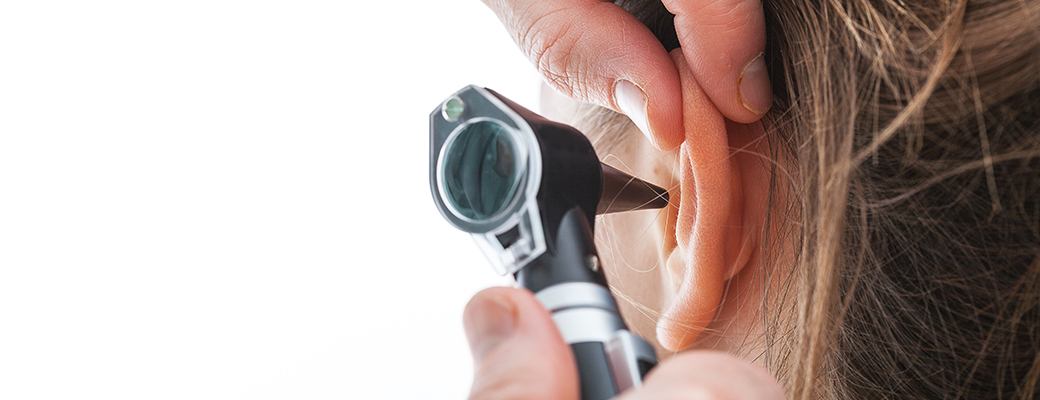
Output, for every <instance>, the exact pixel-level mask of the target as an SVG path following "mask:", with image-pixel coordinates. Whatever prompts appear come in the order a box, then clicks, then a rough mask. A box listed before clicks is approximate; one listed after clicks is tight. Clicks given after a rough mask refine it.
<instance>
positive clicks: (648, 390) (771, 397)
mask: <svg viewBox="0 0 1040 400" xmlns="http://www.w3.org/2000/svg"><path fill="white" fill-rule="evenodd" d="M786 398H787V396H786V395H785V394H784V389H783V387H782V386H780V384H779V383H778V382H777V381H776V379H775V378H773V376H772V375H771V374H770V373H769V372H767V371H766V370H764V369H762V368H761V367H758V366H756V365H753V364H751V363H749V362H747V361H744V360H742V359H740V358H737V357H734V356H732V355H729V354H726V353H723V352H717V351H690V352H685V353H680V354H679V355H677V356H675V357H673V358H671V359H668V360H665V361H664V362H662V363H661V364H660V365H658V366H657V367H656V368H654V369H653V370H652V371H650V374H649V375H647V377H646V380H645V381H644V382H643V388H642V390H640V391H636V392H628V393H626V394H625V395H624V396H622V397H619V398H618V399H617V400H640V399H646V400H649V399H677V400H678V399H698V400H712V399H726V400H784V399H786Z"/></svg>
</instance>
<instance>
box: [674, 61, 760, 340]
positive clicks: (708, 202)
mask: <svg viewBox="0 0 1040 400" xmlns="http://www.w3.org/2000/svg"><path fill="white" fill-rule="evenodd" d="M671 55H672V59H673V60H674V62H675V65H676V67H677V69H678V70H679V77H680V82H681V85H682V93H683V129H684V131H685V141H684V142H683V144H682V146H681V148H680V158H681V161H680V168H681V182H680V194H681V195H680V196H679V197H680V199H679V213H678V216H677V221H676V239H677V242H678V244H679V248H678V249H677V250H676V251H682V252H683V256H684V258H685V260H686V265H685V266H681V267H680V268H684V269H685V271H683V272H682V273H681V274H680V276H682V277H683V279H682V282H681V284H680V285H679V289H678V293H676V296H675V297H674V298H673V302H672V304H671V306H670V307H669V308H668V310H667V311H666V312H665V313H664V316H663V317H662V318H661V319H660V320H658V322H657V340H658V342H659V343H660V344H661V345H662V346H664V347H665V348H667V349H669V350H672V351H679V350H682V349H684V348H686V347H688V346H689V345H690V344H691V343H692V342H693V341H694V339H696V338H697V336H698V335H700V332H701V331H702V330H704V328H705V327H706V326H707V325H708V324H709V323H710V322H711V321H712V319H714V317H715V313H716V310H717V309H718V307H719V303H720V301H721V299H722V292H723V284H724V282H725V280H726V279H728V278H730V277H732V276H733V275H734V274H735V273H736V271H737V270H739V268H740V267H741V265H736V264H732V265H731V264H730V263H736V262H737V261H738V260H739V259H740V258H743V257H741V256H740V255H741V253H743V251H741V248H742V247H743V246H742V243H741V242H742V240H741V238H740V237H741V230H740V229H739V227H740V226H741V225H743V224H742V221H741V218H742V216H741V210H742V208H743V204H742V201H741V200H742V196H741V194H740V193H734V190H736V191H739V190H740V189H741V188H740V185H739V169H738V168H736V166H735V165H733V162H734V159H733V158H732V157H731V156H730V149H729V140H728V138H727V133H726V120H725V119H724V118H723V117H722V114H721V113H720V112H719V111H718V109H716V108H715V105H714V104H713V103H712V102H711V100H710V99H709V98H708V96H707V95H705V94H704V91H703V90H702V89H701V87H700V85H699V84H698V83H697V80H696V79H695V78H694V76H693V72H692V71H691V70H690V68H689V66H688V65H687V64H686V60H685V57H684V56H683V55H682V51H681V49H676V50H675V51H673V52H672V53H671ZM734 201H736V202H737V203H736V204H734ZM727 226H730V228H727ZM734 228H735V229H734ZM727 245H728V246H727ZM727 247H729V250H728V251H727ZM727 258H729V260H728V261H729V263H727Z"/></svg>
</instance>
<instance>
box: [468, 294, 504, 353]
mask: <svg viewBox="0 0 1040 400" xmlns="http://www.w3.org/2000/svg"><path fill="white" fill-rule="evenodd" d="M514 310H515V308H514V307H513V304H512V303H511V302H509V300H507V299H504V298H501V297H498V296H494V295H490V294H478V295H477V296H476V297H474V298H473V300H470V302H469V305H467V306H466V311H465V312H464V313H463V317H462V319H463V326H465V329H466V337H467V338H468V339H469V349H470V352H471V353H473V359H475V360H480V359H483V358H484V357H485V356H486V355H487V354H488V353H490V352H491V350H492V349H494V348H495V347H497V346H498V344H499V343H502V342H503V341H505V339H506V338H508V337H509V335H510V334H511V333H512V332H513V328H514V327H515V326H516V321H515V313H514Z"/></svg>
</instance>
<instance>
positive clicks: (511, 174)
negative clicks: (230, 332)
mask: <svg viewBox="0 0 1040 400" xmlns="http://www.w3.org/2000/svg"><path fill="white" fill-rule="evenodd" d="M506 129H507V128H506V127H504V126H502V125H501V124H499V123H497V122H493V121H479V122H475V123H472V124H469V125H468V126H466V127H465V128H463V129H462V132H459V135H458V136H457V137H456V138H455V140H454V141H453V142H452V143H451V145H450V146H451V147H449V148H448V149H447V151H445V152H444V158H445V160H444V185H445V190H444V191H445V193H446V194H447V197H448V200H449V201H450V203H451V206H452V207H454V208H455V210H456V211H458V212H459V213H460V214H462V215H464V216H466V217H467V218H470V219H474V220H482V219H487V218H490V217H492V216H494V215H495V214H498V213H499V212H501V211H502V209H503V208H505V207H506V206H507V205H509V200H510V199H512V197H513V192H514V191H515V189H516V186H517V185H518V184H519V176H518V175H517V172H518V171H517V167H516V162H517V160H516V148H515V147H514V143H513V139H512V137H511V136H510V135H509V132H508V131H507V130H506Z"/></svg>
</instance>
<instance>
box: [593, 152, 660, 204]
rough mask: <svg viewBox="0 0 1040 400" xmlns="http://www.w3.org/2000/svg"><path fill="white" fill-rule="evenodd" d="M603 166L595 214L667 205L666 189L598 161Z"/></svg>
mask: <svg viewBox="0 0 1040 400" xmlns="http://www.w3.org/2000/svg"><path fill="white" fill-rule="evenodd" d="M600 165H601V166H602V167H603V193H602V194H601V195H600V197H599V205H597V206H596V215H601V214H610V213H616V212H624V211H634V210H650V209H656V208H663V207H665V206H667V205H668V191H667V190H665V189H664V188H662V187H660V186H657V185H654V184H652V183H650V182H647V181H644V180H642V179H639V178H636V177H634V176H632V175H629V174H626V173H624V172H621V171H620V170H618V169H617V168H614V167H611V166H609V165H607V164H603V163H600Z"/></svg>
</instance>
